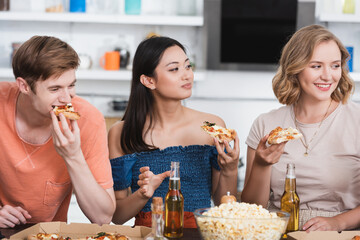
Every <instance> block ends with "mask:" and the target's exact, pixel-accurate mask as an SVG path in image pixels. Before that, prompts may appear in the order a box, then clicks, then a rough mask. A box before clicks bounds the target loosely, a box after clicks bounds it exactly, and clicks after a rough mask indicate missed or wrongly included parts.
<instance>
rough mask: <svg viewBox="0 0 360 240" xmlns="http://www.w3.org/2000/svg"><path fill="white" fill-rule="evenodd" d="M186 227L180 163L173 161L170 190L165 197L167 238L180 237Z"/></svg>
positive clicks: (165, 232)
mask: <svg viewBox="0 0 360 240" xmlns="http://www.w3.org/2000/svg"><path fill="white" fill-rule="evenodd" d="M183 228H184V197H183V195H182V193H181V191H180V163H179V162H171V172H170V179H169V191H168V192H167V194H166V197H165V228H164V236H165V237H167V238H180V237H182V235H183Z"/></svg>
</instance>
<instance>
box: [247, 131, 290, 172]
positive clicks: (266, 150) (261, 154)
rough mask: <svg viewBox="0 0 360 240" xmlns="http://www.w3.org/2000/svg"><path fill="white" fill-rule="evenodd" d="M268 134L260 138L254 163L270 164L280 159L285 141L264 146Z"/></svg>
mask: <svg viewBox="0 0 360 240" xmlns="http://www.w3.org/2000/svg"><path fill="white" fill-rule="evenodd" d="M268 137H269V135H266V136H264V137H263V138H262V139H260V142H259V145H258V147H257V149H256V152H255V159H254V161H255V163H257V164H258V165H260V166H270V165H272V164H274V163H277V162H278V161H279V160H280V156H281V154H283V152H284V148H285V144H286V142H282V143H279V144H273V145H270V146H269V147H267V146H266V141H267V139H268Z"/></svg>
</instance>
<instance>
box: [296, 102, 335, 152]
mask: <svg viewBox="0 0 360 240" xmlns="http://www.w3.org/2000/svg"><path fill="white" fill-rule="evenodd" d="M331 103H332V99H331V101H330V104H329V106H328V108H327V110H326V113H325V115H324V116H323V118H322V119H321V122H320V123H319V126H318V127H317V129H316V131H315V133H314V135H313V136H312V137H311V139H310V141H309V143H307V144H306V142H305V135H304V134H303V133H302V135H303V137H301V138H300V141H301V143H302V145H303V146H304V147H305V153H304V156H305V157H307V156H308V155H309V147H310V144H311V142H312V141H313V140H314V138H315V136H316V135H317V133H318V132H319V130H320V127H321V125H322V123H323V121H324V120H325V118H326V116H327V114H328V112H329V109H330V106H331ZM293 111H294V122H295V127H296V129H298V130H299V131H300V128H299V127H298V125H297V123H296V122H297V121H296V113H295V108H293ZM300 132H301V131H300ZM303 138H304V140H303Z"/></svg>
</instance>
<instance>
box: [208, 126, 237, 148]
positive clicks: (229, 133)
mask: <svg viewBox="0 0 360 240" xmlns="http://www.w3.org/2000/svg"><path fill="white" fill-rule="evenodd" d="M201 128H202V129H203V130H204V131H205V132H207V133H208V134H209V135H210V136H212V137H215V138H216V139H217V140H218V141H219V142H220V143H223V142H224V140H226V141H227V142H231V141H232V140H234V139H235V135H236V133H235V130H234V129H229V128H224V127H221V126H218V125H216V123H210V122H208V121H205V122H204V125H202V126H201Z"/></svg>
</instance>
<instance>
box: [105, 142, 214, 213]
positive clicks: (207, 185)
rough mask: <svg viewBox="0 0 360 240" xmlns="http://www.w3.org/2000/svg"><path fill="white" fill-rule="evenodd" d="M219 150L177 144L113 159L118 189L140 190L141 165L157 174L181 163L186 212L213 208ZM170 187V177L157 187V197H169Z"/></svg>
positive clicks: (150, 200)
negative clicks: (212, 199)
mask: <svg viewBox="0 0 360 240" xmlns="http://www.w3.org/2000/svg"><path fill="white" fill-rule="evenodd" d="M217 155H218V153H217V150H216V148H215V146H210V145H190V146H185V147H182V146H174V147H168V148H165V149H163V150H160V149H156V150H153V151H149V152H141V153H133V154H128V155H124V156H121V157H118V158H114V159H111V160H110V162H111V168H112V175H113V179H114V190H115V191H117V190H122V189H126V188H128V187H131V190H132V192H135V191H137V190H138V189H139V185H138V184H137V181H138V180H139V174H140V170H139V169H140V168H141V167H144V166H149V167H150V170H151V171H152V172H153V173H154V174H159V173H163V172H166V171H169V170H170V166H171V162H172V161H174V162H180V181H181V192H182V194H183V196H184V211H186V212H193V211H195V210H196V209H198V208H205V207H210V204H211V202H210V201H211V185H212V184H211V170H212V168H215V169H216V170H220V167H219V164H218V162H217ZM168 188H169V178H166V179H164V181H163V182H162V183H161V185H160V186H159V187H158V188H157V189H156V190H155V193H154V195H153V196H154V197H163V198H165V196H166V193H167V191H168ZM151 202H152V198H151V199H149V201H148V202H147V203H146V205H145V206H144V208H143V209H142V210H141V211H143V212H150V211H151Z"/></svg>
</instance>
